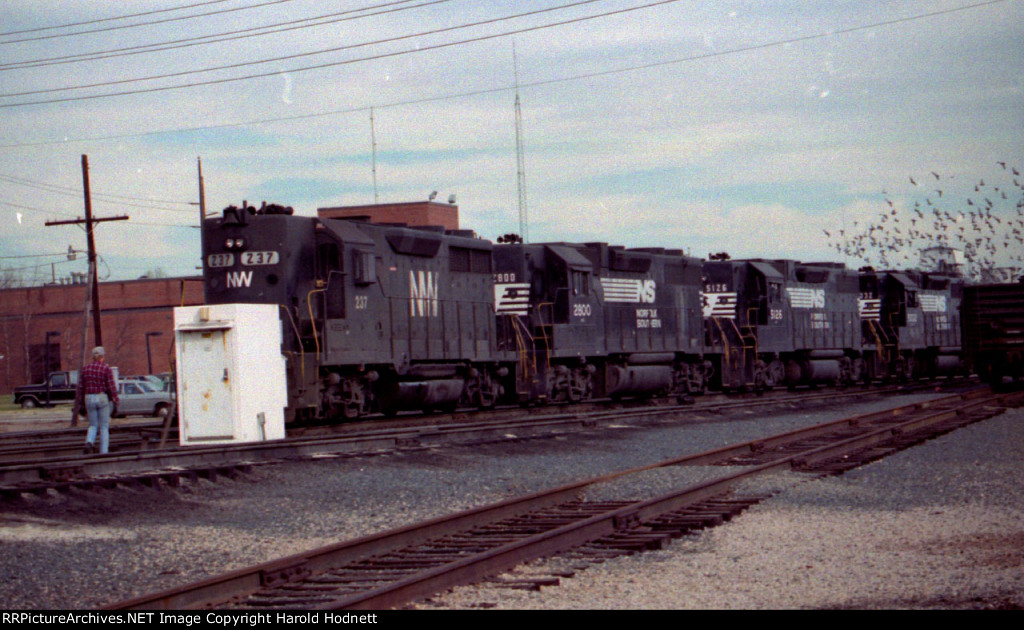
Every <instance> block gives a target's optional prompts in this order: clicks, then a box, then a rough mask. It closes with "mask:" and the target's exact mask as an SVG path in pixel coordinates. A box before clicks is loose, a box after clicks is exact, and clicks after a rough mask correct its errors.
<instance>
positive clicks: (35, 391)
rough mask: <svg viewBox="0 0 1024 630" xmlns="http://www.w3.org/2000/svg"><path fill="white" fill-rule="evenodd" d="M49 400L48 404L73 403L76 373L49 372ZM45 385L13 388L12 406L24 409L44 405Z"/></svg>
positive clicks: (45, 397)
mask: <svg viewBox="0 0 1024 630" xmlns="http://www.w3.org/2000/svg"><path fill="white" fill-rule="evenodd" d="M48 380H49V385H50V391H49V400H50V404H59V403H65V404H70V403H73V402H75V389H76V388H77V386H78V371H77V370H72V371H66V370H65V371H59V372H50V375H49V378H48ZM46 385H47V383H46V382H45V381H44V382H42V383H38V384H35V385H21V386H19V387H15V388H14V404H16V405H21V406H22V408H24V409H31V408H33V407H40V406H43V405H45V404H46V400H47V391H46Z"/></svg>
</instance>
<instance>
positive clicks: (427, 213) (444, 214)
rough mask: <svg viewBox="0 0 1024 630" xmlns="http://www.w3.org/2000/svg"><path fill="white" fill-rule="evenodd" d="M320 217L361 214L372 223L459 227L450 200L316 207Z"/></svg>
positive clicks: (358, 215) (344, 216)
mask: <svg viewBox="0 0 1024 630" xmlns="http://www.w3.org/2000/svg"><path fill="white" fill-rule="evenodd" d="M316 213H317V216H319V217H320V218H321V219H351V218H356V217H365V218H367V219H369V220H371V221H373V222H374V223H405V224H406V225H440V226H441V227H443V228H445V229H446V230H457V229H459V207H458V206H457V205H455V204H454V203H437V202H436V201H409V202H405V203H378V204H371V205H367V206H339V207H333V208H317V211H316Z"/></svg>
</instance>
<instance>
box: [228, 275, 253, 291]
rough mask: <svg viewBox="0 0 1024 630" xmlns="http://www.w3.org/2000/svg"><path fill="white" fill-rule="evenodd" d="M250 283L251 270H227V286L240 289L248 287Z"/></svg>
mask: <svg viewBox="0 0 1024 630" xmlns="http://www.w3.org/2000/svg"><path fill="white" fill-rule="evenodd" d="M251 284H252V272H251V271H229V272H228V288H229V289H240V288H242V287H246V288H248V287H249V285H251Z"/></svg>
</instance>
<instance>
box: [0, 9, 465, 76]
mask: <svg viewBox="0 0 1024 630" xmlns="http://www.w3.org/2000/svg"><path fill="white" fill-rule="evenodd" d="M412 1H413V0H395V1H394V2H385V3H382V4H377V5H372V6H369V7H362V8H359V9H348V10H346V11H339V12H336V13H327V14H324V15H318V16H314V17H308V18H301V19H297V20H290V21H287V22H279V23H276V24H268V25H264V26H254V27H251V28H245V29H239V30H234V31H225V32H221V33H214V34H211V35H202V36H199V37H190V38H185V39H177V40H170V41H164V42H157V43H153V44H142V45H139V46H128V47H123V48H114V49H111V50H103V51H94V52H91V53H80V54H76V55H64V56H61V57H49V58H44V59H31V60H27V61H13V62H8V63H2V64H0V71H5V70H22V69H25V68H41V67H45V66H55V65H63V64H69V63H78V62H82V61H96V60H101V59H111V58H117V57H129V56H134V55H141V54H146V53H152V52H162V51H165V50H175V49H178V48H189V47H192V46H201V45H205V44H218V43H222V42H228V41H234V40H238V39H246V38H249V37H261V36H263V35H276V34H278V33H284V32H287V31H294V30H300V29H306V28H315V27H317V26H325V25H329V24H336V23H338V22H345V21H350V20H358V19H362V18H365V17H374V16H377V15H385V14H389V13H397V12H399V11H408V10H410V9H419V8H422V7H428V6H432V5H436V4H443V3H447V2H451V1H452V0H430V1H428V2H422V3H420V4H416V5H412V6H404V7H403V6H397V7H396V6H395V5H401V4H408V3H409V2H412ZM375 9H381V10H380V11H374V12H372V13H364V12H368V11H373V10H375ZM352 13H362V15H351V14H352ZM332 18H333V19H332ZM307 22H313V23H311V24H309V23H307ZM0 43H2V42H0Z"/></svg>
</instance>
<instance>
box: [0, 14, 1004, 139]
mask: <svg viewBox="0 0 1024 630" xmlns="http://www.w3.org/2000/svg"><path fill="white" fill-rule="evenodd" d="M1007 1H1008V0H988V1H986V2H980V3H975V4H970V5H964V6H961V7H954V8H951V9H943V10H939V11H932V12H928V13H921V14H916V15H912V16H907V17H904V18H894V19H891V20H884V21H880V22H872V23H870V24H863V25H860V26H853V27H849V28H845V29H839V30H829V31H825V32H821V33H815V34H811V35H803V36H799V37H794V38H788V39H782V40H773V41H770V42H765V43H762V44H753V45H750V46H741V47H737V48H730V49H724V50H719V51H715V52H709V53H702V54H698V55H690V56H686V57H677V58H675V59H668V60H665V61H656V62H651V63H646V64H639V65H630V66H623V67H620V68H613V69H610V70H603V71H596V72H588V73H581V74H573V75H567V76H563V77H558V78H554V79H545V80H540V81H532V82H527V83H520V84H519V88H520V89H523V88H535V87H544V86H549V85H557V84H561V83H569V82H575V81H581V80H586V79H592V78H597V77H605V76H613V75H616V74H625V73H629V72H636V71H638V70H649V69H652V68H658V67H664V66H672V65H679V64H683V63H689V62H694V61H703V60H706V59H712V58H716V57H726V56H731V55H736V54H742V53H746V52H753V51H758V50H766V49H770V48H776V47H780V46H787V45H790V44H794V43H800V42H806V41H813V40H816V39H823V38H830V37H834V36H836V35H843V34H849V33H854V32H859V31H865V30H871V29H875V28H881V27H885V26H894V25H897V24H901V23H905V22H914V21H918V20H923V19H928V18H933V17H940V16H943V15H948V14H952V13H958V12H963V11H969V10H973V9H978V8H982V7H986V6H990V5H994V4H1002V3H1004V2H1007ZM537 28H542V27H537ZM501 36H504V35H495V36H494V37H501ZM474 41H475V40H474ZM407 52H417V51H407ZM394 54H395V55H397V54H402V53H394ZM342 63H354V62H352V61H350V62H342ZM274 74H277V73H274ZM514 90H515V86H509V85H506V86H501V87H493V88H481V89H478V90H470V91H465V92H456V93H451V94H442V95H437V96H425V97H421V98H415V99H406V100H399V101H391V102H385V103H377V104H375V105H374V106H373V107H374V108H375V109H378V110H379V109H390V108H395V107H406V106H410V105H421V104H425V103H433V102H438V101H447V100H457V99H461V98H470V97H474V96H482V95H486V94H496V93H500V92H513V91H514ZM65 100H75V99H65ZM12 106H13V105H12ZM0 107H7V106H4V105H0ZM369 109H370V106H368V105H366V106H354V107H349V108H343V109H335V110H330V111H325V112H310V113H307V114H296V115H291V116H279V117H273V118H260V119H254V120H247V121H239V122H226V123H221V124H215V125H200V126H196V127H181V128H177V129H164V130H156V131H146V132H139V133H126V134H114V135H108V136H94V137H89V138H75V139H66V138H65V139H62V140H41V141H37V142H20V143H11V144H0V148H4V149H12V148H26V147H35V146H46V145H53V144H67V143H69V142H103V141H111V140H124V139H128V138H143V137H149V136H159V135H165V134H177V133H195V132H201V131H210V130H214V129H229V128H234V127H250V126H258V125H265V124H272V123H281V122H294V121H299V120H310V119H314V118H326V117H330V116H338V115H342V114H351V113H358V112H364V111H369Z"/></svg>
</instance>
